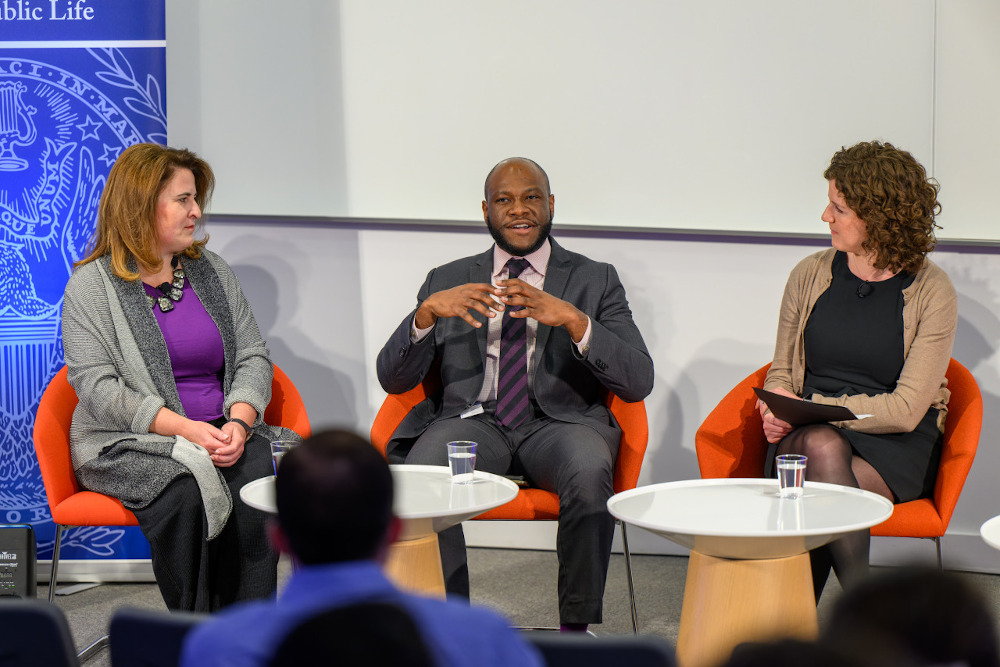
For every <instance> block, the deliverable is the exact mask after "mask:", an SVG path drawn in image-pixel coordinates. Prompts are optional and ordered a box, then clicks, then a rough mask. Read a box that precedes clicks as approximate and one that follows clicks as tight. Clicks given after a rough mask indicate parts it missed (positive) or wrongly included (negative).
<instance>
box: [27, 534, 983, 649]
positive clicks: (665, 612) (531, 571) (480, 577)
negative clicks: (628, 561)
mask: <svg viewBox="0 0 1000 667" xmlns="http://www.w3.org/2000/svg"><path fill="white" fill-rule="evenodd" d="M687 562H688V561H687V558H684V557H677V556H633V557H632V566H633V567H632V569H633V575H634V578H635V586H636V606H637V608H638V616H639V631H640V632H642V633H644V634H650V635H655V636H657V637H661V638H663V639H666V640H667V641H668V642H670V643H671V644H676V642H677V631H678V625H679V623H680V615H681V600H682V598H683V593H684V580H685V576H686V574H687ZM556 567H557V564H556V556H555V553H554V552H551V551H526V550H505V549H470V550H469V571H470V576H471V586H472V599H473V602H474V603H476V604H481V605H484V606H486V607H490V608H492V609H494V610H496V611H497V612H499V613H501V614H502V615H504V616H506V617H507V618H508V619H510V621H511V624H512V625H516V626H528V627H534V626H553V625H557V624H558V606H557V602H556ZM279 571H280V579H281V580H282V581H283V580H284V578H286V577H287V576H288V572H289V566H288V563H287V562H286V561H284V560H282V562H281V564H280V565H279ZM963 576H966V577H969V578H970V579H971V580H972V581H973V582H974V584H975V586H976V587H977V588H978V589H979V590H981V591H982V592H983V594H984V595H985V596H986V597H987V599H988V600H989V601H990V603H991V604H992V607H993V610H994V616H995V617H997V618H1000V615H998V611H1000V576H998V575H988V574H963ZM839 594H840V587H839V585H838V584H837V582H836V579H835V578H833V577H831V579H830V582H829V583H828V584H827V587H826V591H825V592H824V594H823V599H822V600H821V601H820V605H819V608H818V614H819V619H820V624H822V623H823V620H824V618H825V617H826V615H827V614H829V611H830V609H831V607H832V604H833V602H834V601H835V600H836V598H837V596H838V595H839ZM47 595H48V590H47V586H39V588H38V597H39V598H44V597H46V596H47ZM56 603H57V604H58V605H59V607H60V608H61V609H62V610H63V611H64V612H65V614H66V616H67V618H68V620H69V625H70V630H71V632H72V634H73V639H74V641H75V643H76V645H77V650H80V649H82V648H83V647H85V646H87V645H89V644H90V643H91V642H93V641H95V640H96V639H98V638H99V637H101V636H102V635H104V634H107V628H108V624H109V622H110V619H111V616H112V614H114V612H115V610H117V609H119V608H120V607H124V606H132V607H141V608H146V609H165V607H164V605H163V600H162V599H161V598H160V594H159V592H158V591H157V588H156V586H155V584H104V585H101V586H98V587H96V588H91V589H88V590H85V591H81V592H79V593H75V594H73V595H66V596H57V597H56ZM591 629H592V630H593V631H594V633H595V634H597V635H625V634H631V633H632V620H631V614H630V611H629V597H628V584H627V579H626V574H625V560H624V557H622V556H620V555H613V556H612V557H611V566H610V569H609V571H608V584H607V588H606V591H605V595H604V623H602V624H601V625H595V626H592V628H591ZM86 664H87V666H88V667H108V666H110V664H111V658H110V653H109V652H108V651H107V650H104V651H102V652H101V653H99V654H97V655H96V656H95V657H94V658H92V659H91V660H90V661H88V662H87V663H86Z"/></svg>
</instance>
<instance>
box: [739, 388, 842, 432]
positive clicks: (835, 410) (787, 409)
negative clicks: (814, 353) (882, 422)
mask: <svg viewBox="0 0 1000 667" xmlns="http://www.w3.org/2000/svg"><path fill="white" fill-rule="evenodd" d="M753 390H754V392H756V394H757V398H759V399H760V400H761V401H763V402H764V404H765V405H767V407H768V409H769V410H770V411H771V414H773V415H774V416H775V417H777V418H778V419H781V420H782V421H786V422H788V423H789V424H791V425H792V426H804V425H806V424H821V423H823V422H839V421H848V420H851V419H857V416H855V414H854V413H853V412H851V411H850V410H848V409H847V408H845V407H844V406H843V405H824V404H822V403H813V402H812V401H807V400H802V399H798V398H789V397H788V396H783V395H781V394H775V393H774V392H773V391H767V390H766V389H761V388H759V387H754V389H753Z"/></svg>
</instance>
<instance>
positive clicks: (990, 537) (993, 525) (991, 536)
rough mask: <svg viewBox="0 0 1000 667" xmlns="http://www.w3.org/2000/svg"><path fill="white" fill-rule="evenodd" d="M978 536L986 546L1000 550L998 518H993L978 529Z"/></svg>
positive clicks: (999, 517) (999, 522) (999, 519)
mask: <svg viewBox="0 0 1000 667" xmlns="http://www.w3.org/2000/svg"><path fill="white" fill-rule="evenodd" d="M979 534H980V535H981V536H982V538H983V540H985V541H986V544H988V545H990V546H991V547H993V548H994V549H1000V516H995V517H993V518H992V519H990V520H989V521H987V522H986V523H984V524H983V525H982V526H980V527H979Z"/></svg>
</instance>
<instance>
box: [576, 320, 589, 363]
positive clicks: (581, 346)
mask: <svg viewBox="0 0 1000 667" xmlns="http://www.w3.org/2000/svg"><path fill="white" fill-rule="evenodd" d="M592 329H593V327H592V326H591V322H590V317H589V316H588V317H587V330H586V331H584V332H583V338H581V339H580V342H579V343H574V345H576V351H577V352H579V353H580V356H581V357H586V356H587V353H588V352H590V332H591V330H592Z"/></svg>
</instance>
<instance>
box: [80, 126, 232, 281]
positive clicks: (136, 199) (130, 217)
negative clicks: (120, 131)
mask: <svg viewBox="0 0 1000 667" xmlns="http://www.w3.org/2000/svg"><path fill="white" fill-rule="evenodd" d="M178 169H189V170H190V171H191V173H192V174H194V182H195V187H196V188H197V194H196V195H195V201H196V202H198V207H199V208H201V210H202V211H204V210H205V209H206V208H207V207H208V203H209V201H210V200H211V198H212V191H213V190H214V189H215V174H214V173H212V168H211V167H209V166H208V163H207V162H205V161H204V160H202V159H201V158H200V157H198V156H197V155H195V154H194V153H193V152H191V151H189V150H187V149H186V148H170V147H169V146H161V145H159V144H135V145H132V146H129V147H128V148H126V149H125V150H124V151H122V154H121V155H120V156H118V159H117V160H116V161H115V164H114V166H113V167H111V173H110V174H108V182H107V184H106V185H105V186H104V192H103V193H102V194H101V202H100V204H99V206H98V209H97V230H96V231H95V232H94V238H93V239H92V240H91V243H90V253H89V254H88V255H87V257H86V258H84V259H82V260H80V261H79V262H77V263H76V266H82V265H84V264H87V263H88V262H93V261H94V260H95V259H98V258H100V257H103V256H104V255H108V254H110V255H111V268H112V270H113V271H114V272H115V274H116V275H118V276H119V277H121V278H122V279H124V280H138V279H139V273H138V272H137V271H135V270H133V269H132V268H131V266H130V265H131V261H130V260H132V259H134V260H135V262H136V264H137V265H138V266H142V267H145V268H146V269H148V270H150V271H158V270H159V269H160V268H161V266H162V264H163V260H162V258H161V257H160V255H159V252H158V247H159V241H158V240H157V234H156V204H157V201H158V200H159V197H160V192H161V191H162V190H163V188H164V186H166V184H167V182H168V181H169V180H170V179H171V178H172V177H173V175H174V172H176V171H177V170H178ZM201 225H202V221H201V220H199V221H198V229H199V231H200V230H201ZM207 242H208V235H207V234H202V237H201V238H200V239H196V240H195V242H194V243H193V244H191V246H189V247H188V248H186V249H185V250H183V251H182V252H181V253H180V254H181V255H184V256H185V257H190V258H192V259H197V258H199V257H201V249H202V247H204V245H205V243H207Z"/></svg>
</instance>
